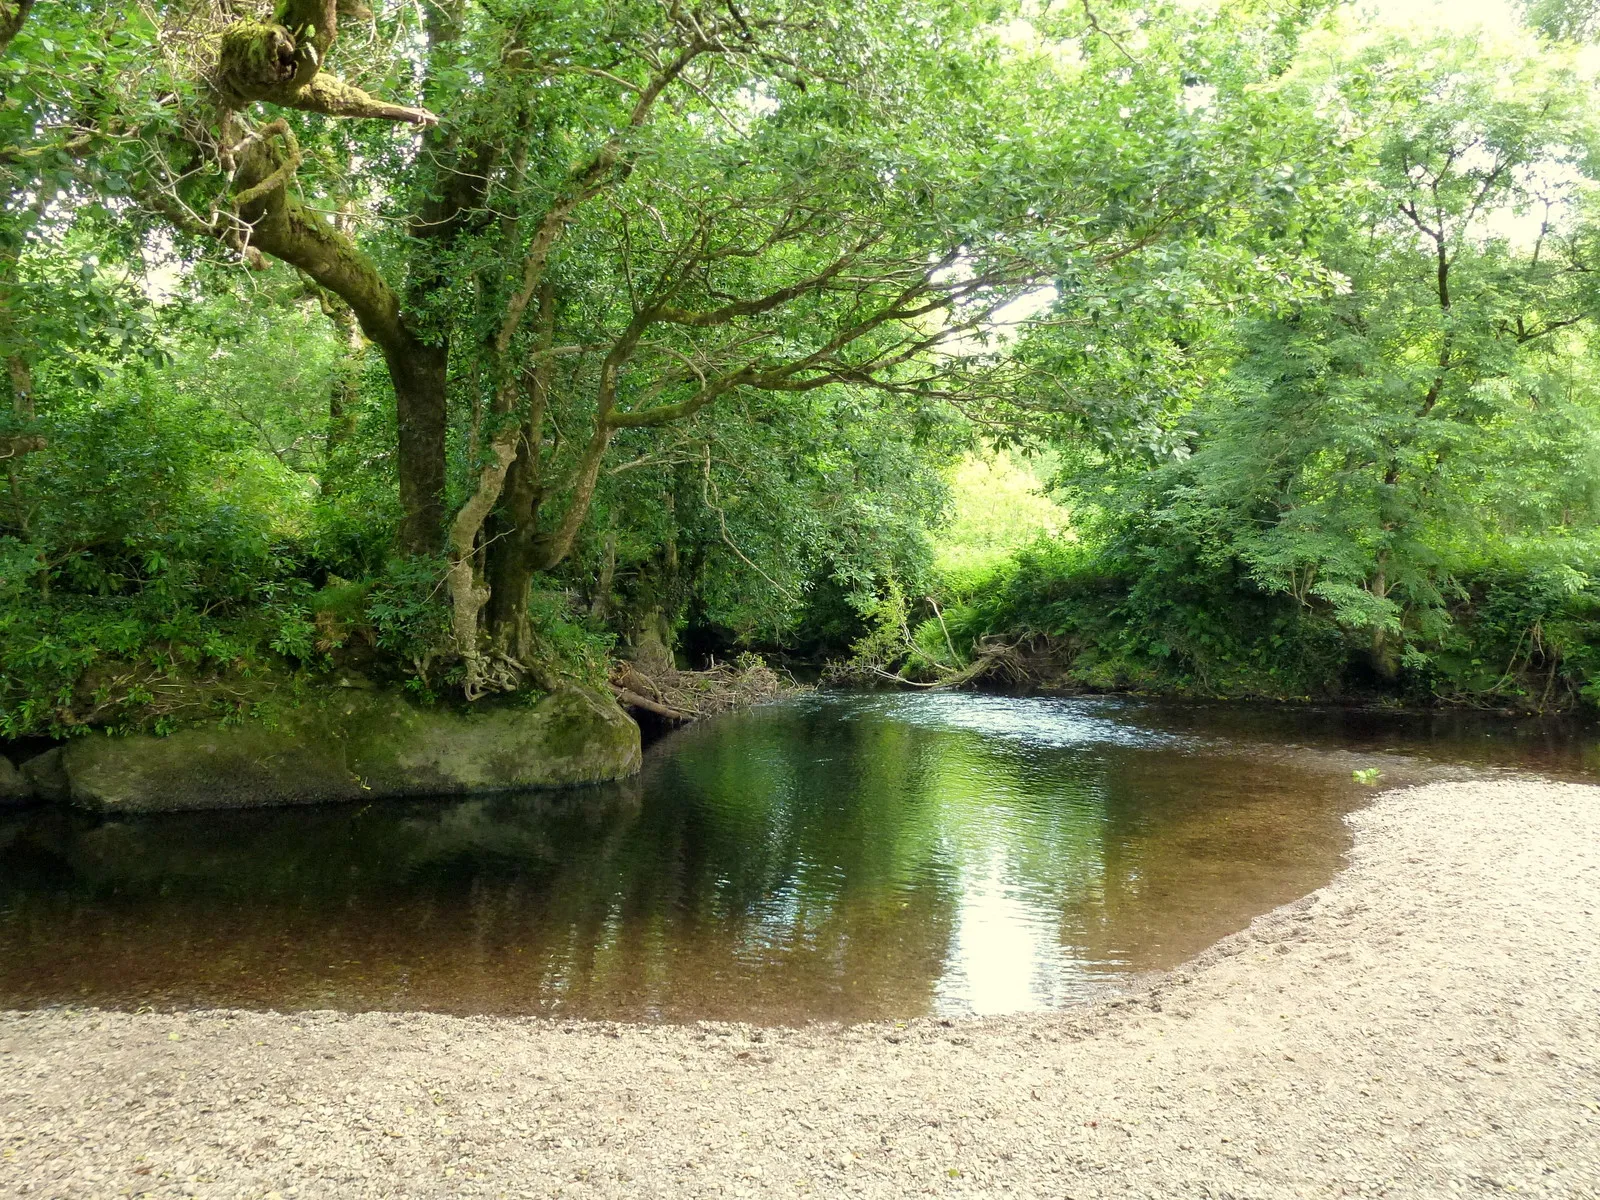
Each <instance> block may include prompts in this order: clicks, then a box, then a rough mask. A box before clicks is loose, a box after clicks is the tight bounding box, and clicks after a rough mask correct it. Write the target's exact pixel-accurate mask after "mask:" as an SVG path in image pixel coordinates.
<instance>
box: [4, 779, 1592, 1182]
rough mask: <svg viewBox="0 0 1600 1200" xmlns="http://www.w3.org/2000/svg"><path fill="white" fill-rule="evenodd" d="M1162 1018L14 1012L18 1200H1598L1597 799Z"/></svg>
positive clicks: (1510, 837) (1168, 1002)
mask: <svg viewBox="0 0 1600 1200" xmlns="http://www.w3.org/2000/svg"><path fill="white" fill-rule="evenodd" d="M1352 820H1353V822H1354V824H1355V829H1356V842H1355V847H1354V850H1353V852H1352V859H1351V865H1350V867H1349V869H1348V870H1346V871H1345V872H1344V873H1343V874H1341V875H1340V876H1339V877H1338V878H1337V879H1336V880H1334V882H1333V883H1332V884H1330V885H1329V886H1328V887H1327V888H1324V889H1323V890H1321V891H1319V892H1317V893H1315V894H1313V895H1311V896H1309V897H1307V898H1306V899H1304V900H1302V901H1300V902H1298V903H1296V904H1293V905H1290V906H1288V907H1286V908H1284V909H1280V910H1278V911H1277V912H1274V913H1272V914H1269V915H1268V916H1266V917H1263V918H1261V919H1260V920H1258V921H1257V922H1256V923H1255V924H1254V925H1253V926H1252V927H1251V928H1250V929H1249V930H1246V931H1245V932H1243V933H1241V934H1239V935H1237V936H1235V937H1233V938H1231V939H1229V940H1228V941H1226V942H1224V943H1222V944H1220V945H1219V946H1217V947H1215V948H1214V949H1213V950H1211V951H1209V952H1207V953H1206V954H1205V955H1203V956H1202V957H1201V958H1200V959H1199V960H1197V961H1196V962H1194V963H1192V964H1190V965H1189V966H1188V967H1186V968H1184V969H1183V970H1181V971H1179V972H1176V973H1174V974H1173V975H1172V976H1170V977H1168V978H1166V979H1164V980H1162V981H1160V982H1159V983H1157V984H1156V985H1154V986H1153V987H1152V988H1151V989H1150V990H1148V991H1145V992H1143V993H1140V994H1138V995H1135V996H1132V997H1130V998H1129V999H1127V1000H1126V1001H1123V1002H1119V1003H1113V1004H1109V1005H1102V1006H1100V1007H1098V1008H1095V1009H1093V1010H1080V1011H1075V1012H1071V1013H1065V1014H1059V1015H1054V1016H1046V1017H1018V1018H1006V1019H996V1020H975V1021H967V1022H957V1023H955V1024H953V1025H946V1024H941V1023H938V1022H932V1021H928V1022H921V1021H918V1022H911V1023H908V1024H907V1025H906V1026H904V1027H901V1026H897V1025H867V1026H857V1027H853V1028H848V1029H837V1028H808V1029H803V1030H759V1029H753V1028H748V1027H736V1026H715V1027H713V1026H698V1027H696V1026H690V1027H645V1026H609V1025H599V1024H567V1025H560V1024H548V1023H539V1022H532V1021H512V1020H498V1019H497V1020H488V1019H457V1018H449V1017H435V1016H423V1015H406V1014H399V1015H394V1014H375V1015H365V1016H342V1015H338V1014H331V1013H323V1014H300V1015H290V1016H280V1015H276V1014H260V1013H238V1012H206V1013H191V1014H179V1015H161V1014H125V1013H111V1012H81V1011H79V1012H62V1011H52V1012H42V1013H10V1014H0V1194H3V1195H6V1196H29V1197H84V1198H94V1200H99V1198H102V1197H113V1196H124V1195H134V1196H184V1195H188V1196H205V1197H219V1198H220V1197H229V1198H232V1197H279V1196H281V1197H288V1196H298V1197H305V1198H313V1197H314V1198H323V1197H368V1196H372V1197H378V1196H381V1197H433V1196H440V1197H444V1196H450V1197H454V1196H515V1197H553V1196H571V1197H611V1196H618V1197H621V1196H626V1197H696V1196H785V1197H786V1196H806V1195H813V1196H840V1195H848V1196H882V1197H901V1196H918V1195H952V1196H962V1195H968V1196H977V1195H981V1196H1002V1195H1003V1196H1008V1197H1041V1198H1042V1197H1051V1198H1052V1200H1060V1198H1063V1197H1076V1198H1083V1197H1097V1196H1118V1197H1122V1196H1149V1197H1163V1198H1165V1197H1191V1196H1192V1197H1211V1198H1220V1197H1229V1196H1231V1197H1236V1198H1239V1200H1243V1198H1245V1197H1279V1196H1282V1197H1290V1196H1294V1197H1320V1196H1429V1197H1452V1196H1475V1195H1489V1194H1494V1195H1508V1194H1522V1195H1537V1196H1560V1197H1597V1196H1600V955H1597V951H1600V788H1592V787H1579V786H1572V785H1561V784H1543V783H1536V782H1527V781H1523V782H1493V783H1455V784H1440V785H1432V786H1428V787H1423V788H1417V789H1413V790H1409V791H1403V792H1396V793H1392V794H1389V795H1386V796H1384V797H1382V798H1380V799H1379V800H1378V802H1377V803H1376V804H1375V805H1374V806H1373V807H1371V808H1369V809H1367V810H1365V811H1363V812H1361V813H1359V814H1357V815H1356V816H1355V817H1354V818H1352Z"/></svg>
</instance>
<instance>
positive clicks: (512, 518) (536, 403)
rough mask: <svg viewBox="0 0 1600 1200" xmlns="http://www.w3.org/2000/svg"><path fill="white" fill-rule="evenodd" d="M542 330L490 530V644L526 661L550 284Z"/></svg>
mask: <svg viewBox="0 0 1600 1200" xmlns="http://www.w3.org/2000/svg"><path fill="white" fill-rule="evenodd" d="M538 321H539V328H538V339H537V341H536V343H535V345H536V348H537V351H538V352H539V354H540V357H539V358H538V359H537V360H535V365H534V369H533V372H532V374H531V377H530V378H529V380H528V384H529V388H528V392H529V394H528V411H527V413H526V415H525V416H524V417H523V421H522V434H521V437H519V438H518V440H517V457H516V460H515V461H514V462H513V463H512V464H511V468H510V470H509V471H507V472H506V482H505V488H504V490H503V491H502V492H501V493H500V505H499V507H498V508H497V509H496V510H495V512H494V514H493V516H492V517H491V518H490V521H489V523H488V525H487V527H486V532H487V533H488V535H489V536H488V544H489V551H488V564H487V571H486V574H487V576H488V581H489V604H488V608H487V610H486V619H487V623H488V627H489V636H490V640H491V641H492V643H493V644H494V646H495V647H496V648H497V649H499V650H500V652H501V653H503V654H506V655H509V656H510V657H512V658H515V659H518V660H523V661H525V660H526V659H527V656H528V652H529V650H530V649H531V646H530V630H529V628H528V597H529V592H530V589H531V588H532V585H533V575H534V571H535V570H536V569H537V567H538V565H539V564H538V562H537V551H538V533H539V500H540V497H541V487H540V483H541V480H540V475H541V471H540V460H539V455H540V451H541V449H542V448H543V445H544V415H545V411H546V410H547V409H548V408H549V405H550V388H551V385H552V383H553V381H554V375H555V360H554V359H553V358H552V357H551V356H550V353H549V351H550V347H551V345H552V344H553V343H554V340H555V294H554V292H553V291H552V289H551V288H550V286H549V285H548V284H545V285H542V286H541V287H540V289H539V315H538Z"/></svg>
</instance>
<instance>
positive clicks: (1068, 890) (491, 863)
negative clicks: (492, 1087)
mask: <svg viewBox="0 0 1600 1200" xmlns="http://www.w3.org/2000/svg"><path fill="white" fill-rule="evenodd" d="M1585 744H1586V743H1585V742H1584V741H1583V740H1582V739H1578V738H1574V737H1569V736H1561V735H1558V734H1551V733H1549V732H1547V731H1543V730H1538V729H1533V730H1530V729H1526V728H1521V727H1516V726H1511V725H1491V724H1483V723H1478V724H1474V723H1471V722H1465V723H1463V722H1456V723H1447V724H1443V725H1441V724H1440V723H1438V722H1429V721H1422V720H1412V721H1409V722H1406V721H1402V720H1400V719H1398V718H1379V717H1372V716H1359V715H1353V714H1343V713H1324V714H1318V713H1311V712H1304V711H1300V712H1288V711H1285V710H1271V709H1249V708H1237V707H1233V708H1227V707H1203V706H1160V705H1144V704H1138V703H1134V702H1129V701H1117V700H1059V699H1008V698H1003V697H986V696H972V695H955V694H941V695H918V696H905V695H899V694H896V695H842V696H841V695H833V696H829V695H819V696H810V697H806V698H803V699H800V700H796V701H792V702H787V703H782V704H777V705H772V706H769V707H765V708H760V709H756V710H754V711H751V712H747V713H742V714H738V715H734V716H730V717H725V718H719V719H716V720H713V721H708V722H705V723H704V724H701V725H697V726H694V727H691V728H689V729H686V730H683V731H681V732H679V733H676V734H673V735H672V736H670V737H668V738H666V739H664V740H663V741H662V742H660V743H658V744H657V745H656V746H654V747H652V749H651V750H650V751H649V752H648V754H647V755H646V767H645V771H644V773H643V775H642V776H641V777H640V778H639V779H637V780H633V781H630V782H629V783H627V784H624V785H618V786H613V787H607V788H589V789H581V790H573V791H567V792H559V793H553V792H545V793H531V794H523V795H515V796H499V797H493V798H485V799H475V800H437V801H427V802H412V801H406V802H378V803H372V804H368V805H365V806H331V807H326V808H310V809H306V808H301V809H270V810H256V811H248V812H232V813H185V814H174V815H168V816H152V817H141V818H130V819H116V820H104V821H101V820H96V819H93V818H89V817H85V816H82V815H79V814H75V813H70V812H66V811H62V810H53V809H52V810H33V811H29V812H25V813H17V814H13V815H11V816H9V817H0V1007H32V1006H37V1005H46V1004H61V1003H67V1004H96V1005H107V1006H116V1007H137V1006H141V1005H152V1006H155V1007H173V1006H194V1005H203V1006H211V1005H228V1006H247V1007H272V1008H279V1009H285V1008H287V1009H304V1008H343V1009H432V1010H437V1011H443V1012H455V1013H506V1014H530V1013H531V1014H544V1015H552V1016H563V1015H564V1016H585V1017H611V1018H630V1019H643V1020H655V1019H666V1020H685V1019H695V1018H724V1019H728V1018H732V1019H745V1020H757V1021H777V1022H798V1021H805V1020H809V1019H852V1018H873V1017H890V1016H894V1017H906V1016H915V1015H922V1014H928V1013H939V1014H959V1013H993V1012H1013V1011H1019V1010H1025V1009H1039V1008H1049V1007H1053V1006H1058V1005H1061V1004H1065V1003H1069V1002H1072V1001H1074V1000H1079V999H1082V998H1085V997H1087V996H1089V995H1092V994H1093V993H1094V992H1096V991H1097V990H1100V989H1103V988H1105V987H1106V986H1108V985H1115V984H1117V983H1119V982H1123V981H1125V980H1127V979H1128V977H1129V976H1131V975H1134V974H1137V973H1140V972H1145V971H1150V970H1158V969H1162V968H1166V967H1171V966H1174V965H1176V964H1177V963H1179V962H1181V961H1183V960H1184V959H1185V958H1187V957H1189V956H1191V955H1193V954H1195V953H1197V952H1198V951H1200V950H1201V949H1203V948H1204V947H1205V946H1206V945H1208V944H1209V943H1211V942H1212V941H1214V940H1216V939H1217V938H1218V937H1221V936H1223V935H1224V934H1227V933H1229V932H1231V931H1233V930H1236V929H1239V928H1241V927H1242V926H1244V925H1245V924H1247V923H1248V922H1249V920H1250V919H1251V918H1252V917H1253V916H1255V915H1257V914H1259V913H1261V912H1264V911H1266V910H1267V909H1269V908H1272V907H1274V906H1276V905H1278V904H1281V903H1284V902H1285V901H1288V900H1291V899H1293V898H1295V897H1297V896H1300V895H1303V894H1304V893H1306V892H1308V891H1310V890H1312V889H1313V888H1316V887H1318V886H1320V885H1321V884H1323V883H1324V882H1326V881H1327V880H1328V879H1329V878H1330V877H1331V876H1332V875H1333V874H1334V872H1335V871H1336V870H1337V869H1338V866H1339V862H1340V858H1341V855H1342V854H1343V852H1344V850H1345V848H1346V846H1347V842H1348V838H1347V833H1346V830H1345V827H1344V825H1343V823H1342V820H1341V818H1342V817H1343V815H1344V814H1345V813H1347V812H1348V811H1350V810H1351V809H1352V808H1353V807H1355V806H1357V805H1359V804H1361V803H1363V802H1364V801H1365V800H1366V799H1368V798H1370V796H1371V795H1372V789H1371V788H1368V787H1363V786H1362V785H1360V784H1357V783H1355V782H1353V781H1352V779H1351V771H1352V769H1355V768H1358V767H1369V766H1376V767H1378V768H1380V769H1381V770H1382V771H1383V772H1384V775H1383V780H1384V782H1385V783H1403V782H1410V781H1413V780H1422V779H1430V778H1442V777H1460V776H1461V775H1463V774H1467V773H1477V772H1480V771H1484V770H1494V769H1501V768H1506V767H1518V766H1521V767H1527V766H1533V767H1535V768H1538V769H1542V770H1546V771H1550V772H1555V773H1560V774H1567V775H1573V774H1576V775H1583V774H1586V767H1587V764H1586V763H1585V761H1584V759H1583V754H1584V746H1585Z"/></svg>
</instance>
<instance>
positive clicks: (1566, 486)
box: [0, 0, 1600, 738]
mask: <svg viewBox="0 0 1600 1200" xmlns="http://www.w3.org/2000/svg"><path fill="white" fill-rule="evenodd" d="M1502 15H1505V14H1502ZM1518 18H1519V19H1518V20H1517V21H1515V22H1513V21H1510V20H1501V21H1500V22H1498V24H1493V25H1491V27H1489V28H1484V29H1475V28H1466V29H1462V28H1455V29H1445V28H1436V27H1434V26H1433V25H1432V24H1431V23H1430V22H1429V21H1428V20H1427V19H1425V17H1424V19H1422V20H1421V21H1420V23H1414V24H1412V25H1410V26H1402V25H1397V24H1396V23H1395V21H1394V20H1393V19H1388V18H1386V19H1380V18H1378V17H1377V16H1375V15H1373V14H1372V13H1363V12H1362V11H1360V10H1359V9H1356V8H1351V7H1349V6H1329V5H1326V4H1319V3H1296V2H1287V0H1285V2H1280V0H1241V2H1237V3H1233V2H1229V3H1220V4H1219V3H1204V2H1199V3H1175V4H1160V3H1158V4H1141V5H1138V6H1133V5H1124V4H1116V3H1106V4H1101V3H1098V2H1096V0H1091V2H1090V3H1088V4H1084V3H1082V2H1081V0H1080V2H1078V3H1072V4H1064V3H1058V4H1053V5H1052V4H1040V3H1036V2H1032V0H1026V2H1023V3H1004V2H992V3H972V2H968V0H946V2H934V0H865V2H864V3H852V4H849V5H842V4H836V3H832V2H831V0H796V2H794V3H781V4H779V3H772V4H762V3H756V2H754V0H752V2H751V3H741V2H739V0H717V2H707V3H685V2H682V0H661V2H658V3H647V2H644V0H640V2H637V3H621V4H615V3H614V4H600V3H594V2H592V0H561V2H559V3H537V4H535V3H531V2H529V0H494V2H493V3H491V2H489V0H421V2H418V3H399V2H392V0H382V2H381V3H376V4H373V5H372V7H370V8H369V7H367V5H366V4H363V3H361V2H360V0H337V2H335V0H282V2H281V3H279V4H278V6H277V7H276V8H269V7H268V6H267V5H266V4H255V3H250V2H247V0H178V2H175V3H157V2H154V0H148V2H145V3H125V2H115V0H60V2H51V3H46V4H42V5H37V6H35V5H34V4H32V3H30V2H29V0H5V2H4V3H0V88H3V90H4V101H3V104H0V188H3V190H4V203H3V206H0V357H3V358H4V359H5V361H6V365H7V370H6V372H5V381H4V386H5V387H7V388H8V389H9V393H10V395H9V404H6V405H4V407H3V410H0V461H3V463H4V468H5V471H6V479H5V482H4V491H3V494H0V663H3V664H4V665H3V668H0V736H3V737H7V738H24V737H37V736H51V737H59V736H63V735H67V734H70V733H73V732H77V731H81V730H83V729H87V728H90V727H96V726H105V727H113V728H153V729H155V730H157V731H162V730H166V729H171V728H174V727H175V726H176V725H177V724H179V723H181V722H183V721H187V720H193V719H199V718H204V717H215V716H218V715H223V716H226V717H230V718H231V717H237V716H240V715H243V714H244V713H246V712H248V711H249V710H250V709H251V708H252V706H254V705H255V704H257V703H258V702H259V701H260V699H261V698H262V697H263V696H264V695H267V694H283V695H290V696H292V695H294V694H297V692H298V691H300V690H303V689H305V688H309V687H316V686H321V685H323V684H326V683H330V682H334V681H337V680H344V681H346V682H348V680H349V679H350V678H351V677H354V676H357V675H359V676H360V677H362V678H364V679H368V680H371V681H374V682H376V683H378V684H380V685H384V686H398V687H404V688H407V689H408V690H410V691H411V692H412V693H414V694H416V695H418V696H420V697H423V698H424V699H428V700H431V701H436V702H443V703H453V704H464V703H496V702H512V703H520V702H524V701H525V700H526V699H527V698H528V697H530V696H535V695H537V694H539V693H540V692H541V691H543V690H546V689H548V688H550V687H552V686H555V684H556V683H557V682H558V681H559V680H561V679H563V678H572V679H580V680H587V681H589V682H593V683H597V684H599V683H603V682H604V681H605V680H606V678H607V677H608V675H611V674H613V673H614V671H615V670H616V664H617V662H618V660H619V659H622V658H626V657H629V656H630V655H637V654H639V653H641V652H642V651H644V650H649V651H650V652H651V653H657V654H658V653H659V652H660V650H661V649H662V648H668V647H670V648H671V649H672V651H673V652H674V653H675V654H676V656H677V658H678V661H679V662H680V663H682V664H684V665H703V664H704V663H706V662H707V661H709V660H712V659H716V660H722V661H726V660H729V659H733V658H735V657H737V656H739V655H741V654H747V653H750V652H759V653H762V654H765V655H767V656H768V657H776V658H780V659H782V660H784V661H790V662H806V663H810V664H817V665H820V664H822V663H824V662H833V663H834V664H835V666H834V667H833V670H834V672H835V673H836V674H839V675H842V676H844V677H853V678H858V679H870V680H877V681H881V680H882V679H883V677H885V676H888V677H892V678H894V679H896V680H903V681H910V682H914V683H919V684H928V683H934V682H939V681H945V682H949V681H952V680H962V679H969V680H975V679H977V678H978V677H980V676H982V675H984V674H987V675H988V677H989V678H990V679H992V680H997V681H1008V680H1009V681H1010V682H1021V681H1027V682H1030V683H1032V684H1035V685H1047V686H1053V687H1062V688H1068V689H1073V688H1086V689H1110V690H1114V689H1128V690H1137V691H1147V692H1170V693H1181V694H1194V695H1218V696H1253V697H1272V698H1307V697H1310V698H1335V699H1362V700H1368V701H1371V700H1377V701H1381V702H1385V703H1421V702H1428V703H1432V702H1446V703H1457V704H1472V705H1482V706H1492V707H1516V708H1523V709H1538V710H1559V709H1581V708H1592V707H1594V706H1595V705H1596V704H1600V533H1597V519H1600V489H1597V487H1596V483H1597V480H1600V377H1597V370H1596V360H1595V355H1594V338H1595V337H1596V333H1595V329H1594V318H1595V317H1596V316H1597V315H1600V290H1597V283H1600V276H1597V270H1600V240H1597V236H1596V235H1597V232H1600V193H1597V191H1596V187H1595V179H1596V177H1597V173H1600V160H1597V158H1596V150H1597V147H1600V143H1597V141H1596V134H1597V128H1596V120H1595V114H1596V112H1597V108H1596V105H1595V99H1596V96H1595V81H1596V67H1597V62H1596V57H1595V52H1594V50H1593V48H1592V45H1591V42H1592V38H1593V33H1594V24H1595V19H1594V18H1595V14H1594V13H1593V12H1591V11H1589V10H1587V9H1585V8H1583V7H1581V6H1580V7H1572V6H1569V5H1562V4H1553V3H1549V2H1548V0H1541V2H1540V3H1537V4H1535V5H1534V6H1532V7H1531V8H1530V9H1528V10H1526V11H1523V12H1521V13H1519V14H1518ZM745 661H746V662H749V661H752V660H748V659H747V660H745Z"/></svg>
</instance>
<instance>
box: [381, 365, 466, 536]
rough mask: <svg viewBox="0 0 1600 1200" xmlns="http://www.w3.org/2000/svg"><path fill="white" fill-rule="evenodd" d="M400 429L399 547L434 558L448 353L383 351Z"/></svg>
mask: <svg viewBox="0 0 1600 1200" xmlns="http://www.w3.org/2000/svg"><path fill="white" fill-rule="evenodd" d="M383 357H384V360H385V361H386V362H387V363H388V364H389V377H390V379H391V380H393V382H394V400H395V415H396V417H397V418H398V422H399V426H400V443H399V451H400V455H399V475H400V508H401V512H402V514H403V515H402V516H401V518H400V533H399V546H400V550H401V552H402V553H405V554H432V553H434V552H435V551H437V550H438V549H439V547H440V544H441V541H442V540H443V535H444V527H445V519H444V516H445V508H444V497H445V491H444V489H445V434H446V408H445V386H446V379H447V376H448V368H449V358H450V356H449V350H448V348H447V347H444V346H428V345H424V344H422V343H421V342H418V341H415V340H413V339H409V338H408V339H406V341H405V342H402V343H400V344H397V345H392V346H385V347H384V353H383Z"/></svg>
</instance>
